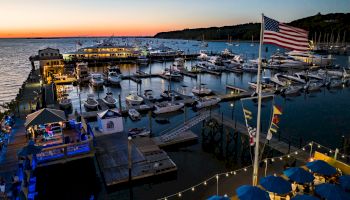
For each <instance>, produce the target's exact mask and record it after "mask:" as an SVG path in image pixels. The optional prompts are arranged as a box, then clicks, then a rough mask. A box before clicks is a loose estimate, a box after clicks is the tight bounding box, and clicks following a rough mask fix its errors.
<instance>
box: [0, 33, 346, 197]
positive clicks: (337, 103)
mask: <svg viewBox="0 0 350 200" xmlns="http://www.w3.org/2000/svg"><path fill="white" fill-rule="evenodd" d="M77 40H78V39H75V38H72V39H41V40H35V39H1V40H0V69H1V72H2V73H1V74H0V88H1V90H0V103H4V102H8V101H10V100H11V99H13V98H14V97H15V96H16V94H17V92H18V89H19V87H20V86H21V85H22V82H23V81H24V80H25V79H26V77H27V76H28V73H29V71H30V69H31V66H30V63H29V60H28V57H29V56H30V55H33V54H36V53H37V51H38V50H39V49H42V48H45V47H52V48H59V49H60V51H61V52H66V51H72V50H75V49H76V46H75V43H76V41H77ZM79 40H83V43H84V45H86V46H88V45H92V44H93V41H94V40H95V39H86V38H84V39H79ZM118 40H119V41H120V42H125V40H126V39H118ZM122 40H124V41H122ZM129 41H131V39H129ZM140 41H142V42H143V43H152V45H156V46H157V45H158V46H159V45H161V44H162V43H164V44H165V45H168V46H171V47H174V48H176V49H177V48H179V49H182V50H185V51H188V52H198V51H199V48H200V47H198V46H193V44H195V43H197V42H194V41H190V42H187V41H182V40H154V39H142V40H141V39H140ZM226 47H227V46H226V44H225V43H224V42H209V47H208V48H207V50H208V51H213V52H220V51H222V50H224V48H226ZM231 48H232V50H233V52H236V53H240V54H244V55H245V56H246V57H248V58H256V57H257V51H258V46H257V45H255V46H254V47H251V46H250V43H241V44H240V46H239V47H235V46H233V47H231ZM268 48H269V51H268V52H265V51H264V53H263V57H268V56H269V55H270V54H271V53H273V52H274V51H276V48H275V47H273V46H268ZM264 50H265V49H264ZM336 62H337V63H339V64H340V65H342V66H346V65H348V58H347V57H344V56H337V57H336ZM170 64H171V63H170V62H168V63H154V64H152V65H150V66H144V67H138V66H136V65H133V64H124V65H120V67H121V71H122V73H123V74H126V75H128V74H132V73H133V72H135V71H136V70H142V71H145V72H150V71H151V72H152V73H157V72H161V71H162V70H163V69H164V68H165V67H167V66H169V65H170ZM186 65H187V66H191V62H190V61H189V62H187V63H186ZM90 70H91V71H100V72H102V71H103V70H104V69H103V68H101V67H91V68H90ZM270 73H271V72H269V71H268V70H267V71H264V75H265V76H268V75H269V74H270ZM201 79H202V83H206V84H207V87H209V88H211V89H212V90H213V91H215V92H217V93H225V92H226V88H225V85H226V84H232V85H236V86H239V87H242V88H248V85H247V82H248V81H255V79H256V76H255V75H254V74H243V75H236V74H234V73H223V75H222V76H215V75H209V74H203V75H202V78H201ZM197 81H198V80H196V79H193V78H189V77H185V78H184V81H183V83H172V88H179V87H181V85H183V84H184V85H186V86H188V88H192V87H193V86H195V85H197V84H198V82H197ZM168 84H169V83H168V81H165V80H163V79H160V78H150V79H143V84H142V91H143V90H145V89H152V90H153V92H154V94H155V96H159V95H160V93H161V91H162V90H164V89H167V88H168ZM136 89H137V85H136V83H134V82H133V81H129V80H124V81H122V82H121V87H104V88H103V89H102V90H100V91H96V90H94V89H92V88H90V87H88V86H86V87H81V88H79V90H78V91H80V92H81V94H82V95H81V99H82V100H84V99H85V98H86V95H87V94H88V93H94V94H95V95H96V96H97V95H98V94H99V95H100V97H103V96H104V95H105V93H106V92H107V91H111V92H113V94H114V96H115V97H117V95H118V94H120V95H121V97H122V104H123V105H124V104H125V101H124V98H125V96H126V95H128V93H129V92H130V91H136ZM77 94H78V93H77V88H73V89H72V91H71V92H70V94H69V95H70V97H71V98H72V99H73V105H74V108H75V109H78V110H79V100H78V95H77ZM349 99H350V88H349V87H346V88H343V89H338V90H328V89H322V91H321V92H317V93H312V94H302V95H300V96H297V97H289V98H283V97H281V96H276V97H275V98H274V102H275V103H276V104H278V105H280V106H281V107H282V110H283V115H282V116H281V122H280V124H279V125H280V128H279V131H280V133H281V136H282V137H286V138H288V137H293V138H299V137H302V138H303V140H304V141H310V140H314V141H316V142H318V143H321V144H323V145H324V146H329V147H332V148H334V147H339V146H340V143H341V136H342V135H344V136H345V137H350V127H349V126H348V121H349V119H350V101H349ZM231 103H233V102H223V103H221V104H220V107H218V108H216V109H214V110H213V112H223V113H224V115H226V116H228V117H231V115H232V113H234V118H235V119H237V120H238V121H242V122H243V116H242V103H241V101H237V102H235V103H234V104H235V106H234V108H232V107H231V106H230V104H231ZM243 104H244V106H245V107H246V108H248V109H250V110H251V111H255V110H256V103H254V102H243ZM271 104H272V102H271V101H268V102H264V107H263V116H262V124H263V125H262V128H263V130H265V131H266V129H267V126H268V122H269V120H270V114H271ZM82 109H84V107H82ZM187 110H188V112H187V117H188V118H189V117H191V116H194V115H195V114H196V113H195V111H193V110H192V109H191V108H188V109H187ZM166 117H168V118H169V120H170V122H171V123H170V124H165V125H161V124H157V123H156V122H155V119H154V118H152V119H151V120H152V122H153V123H152V124H153V132H154V133H155V134H156V135H157V134H160V133H161V132H162V131H164V130H165V129H168V128H171V127H174V126H176V125H177V124H179V123H181V122H182V121H183V120H184V114H183V113H182V112H178V113H176V114H169V115H166ZM124 120H125V129H126V130H127V129H129V128H131V127H142V126H144V127H147V126H148V120H149V119H148V117H147V116H146V115H144V117H143V119H142V120H140V121H137V122H132V121H131V120H130V119H129V118H125V119H124ZM253 121H254V120H253ZM251 125H254V123H252V124H251ZM200 130H201V126H200V125H198V126H196V127H194V128H193V129H192V131H194V132H195V133H197V134H199V133H200ZM199 136H200V134H199ZM199 141H200V142H199V144H196V145H193V146H190V147H187V148H181V149H179V150H171V151H168V154H169V156H170V157H171V158H172V159H173V160H174V162H175V163H176V164H177V166H178V168H179V170H178V173H177V177H176V178H175V179H171V180H162V181H161V183H158V182H153V181H150V182H149V183H147V184H142V185H140V186H136V187H134V190H133V191H134V196H135V199H154V198H157V197H162V196H164V195H166V194H171V193H174V192H177V191H180V190H182V189H184V188H186V187H188V186H191V185H193V184H196V183H198V182H200V181H202V180H203V179H205V178H207V177H210V176H211V175H213V174H216V173H218V172H224V171H226V170H227V169H228V168H229V167H230V168H231V167H232V165H230V166H228V165H227V163H225V161H223V160H220V159H217V158H216V157H215V156H214V155H213V154H212V153H208V152H205V151H204V150H203V148H202V144H201V136H200V139H199ZM87 163H89V162H87ZM76 165H78V166H81V163H79V164H74V163H73V164H69V165H68V167H67V166H66V167H62V169H61V168H60V169H56V168H53V169H48V170H47V171H45V172H44V173H43V174H51V173H58V175H57V176H51V175H47V176H43V177H45V181H46V182H47V185H46V184H44V185H46V186H45V187H46V188H45V189H44V190H46V191H47V192H49V191H50V192H51V191H54V190H53V189H52V188H54V187H59V188H60V189H61V186H59V184H58V180H60V179H63V180H64V181H66V182H68V183H67V184H68V185H67V187H76V190H73V189H71V190H67V191H65V192H62V199H63V198H64V199H86V198H87V196H89V194H90V193H91V191H92V189H91V188H90V189H88V190H84V187H88V185H91V184H92V185H100V184H98V183H97V182H96V176H95V174H94V173H93V170H91V169H89V170H76V169H77V168H76V167H77V166H76ZM90 165H91V164H90ZM69 166H71V167H69ZM233 167H235V168H236V167H238V164H237V165H233ZM68 169H71V170H73V169H74V170H75V171H74V173H67V174H65V173H61V172H57V170H58V171H59V170H68ZM50 177H53V178H50ZM82 177H84V178H82ZM76 180H78V181H76ZM75 183H84V184H81V186H80V187H79V186H74V185H77V184H75ZM86 183H89V184H86ZM42 187H44V186H42ZM82 190H84V191H85V192H83V194H81V191H82ZM89 192H90V193H89ZM101 193H102V194H104V193H105V192H103V190H102V192H101ZM79 194H81V196H79ZM67 195H68V196H67ZM128 195H129V191H128V190H124V189H121V190H116V191H112V192H111V193H109V196H110V199H128V198H129V196H128ZM69 196H70V197H71V198H70V197H69Z"/></svg>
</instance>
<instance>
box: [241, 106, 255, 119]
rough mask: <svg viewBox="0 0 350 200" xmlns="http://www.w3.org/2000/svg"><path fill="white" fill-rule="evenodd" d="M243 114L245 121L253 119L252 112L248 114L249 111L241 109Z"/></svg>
mask: <svg viewBox="0 0 350 200" xmlns="http://www.w3.org/2000/svg"><path fill="white" fill-rule="evenodd" d="M243 113H244V117H245V118H246V119H248V120H251V119H253V117H252V112H250V111H249V110H247V109H244V108H243Z"/></svg>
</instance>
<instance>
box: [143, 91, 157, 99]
mask: <svg viewBox="0 0 350 200" xmlns="http://www.w3.org/2000/svg"><path fill="white" fill-rule="evenodd" d="M143 95H144V97H145V99H147V100H149V101H154V100H155V98H154V96H153V91H152V90H145V92H144V93H143Z"/></svg>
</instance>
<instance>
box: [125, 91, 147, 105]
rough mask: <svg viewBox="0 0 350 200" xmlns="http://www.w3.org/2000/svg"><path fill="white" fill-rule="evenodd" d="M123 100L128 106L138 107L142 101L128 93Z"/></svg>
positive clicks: (133, 94) (135, 95)
mask: <svg viewBox="0 0 350 200" xmlns="http://www.w3.org/2000/svg"><path fill="white" fill-rule="evenodd" d="M125 99H126V102H127V103H128V104H130V105H140V104H141V103H142V101H143V98H142V97H140V96H138V95H137V94H135V93H130V94H129V95H128V96H126V97H125Z"/></svg>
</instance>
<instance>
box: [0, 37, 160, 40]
mask: <svg viewBox="0 0 350 200" xmlns="http://www.w3.org/2000/svg"><path fill="white" fill-rule="evenodd" d="M110 37H111V36H74V37H73V36H72V37H13V38H10V37H8V38H7V37H6V38H5V37H0V39H31V40H33V39H35V40H42V39H72V38H110ZM113 38H153V36H113Z"/></svg>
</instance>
